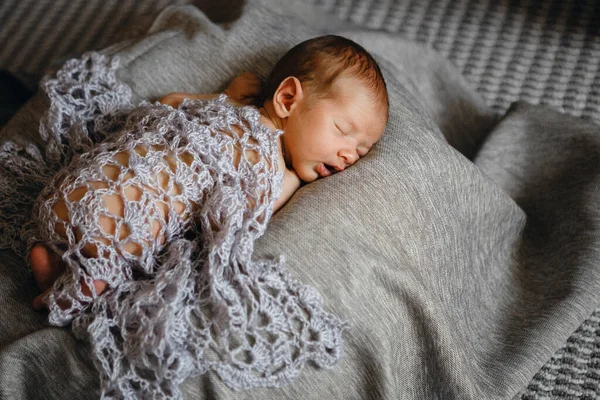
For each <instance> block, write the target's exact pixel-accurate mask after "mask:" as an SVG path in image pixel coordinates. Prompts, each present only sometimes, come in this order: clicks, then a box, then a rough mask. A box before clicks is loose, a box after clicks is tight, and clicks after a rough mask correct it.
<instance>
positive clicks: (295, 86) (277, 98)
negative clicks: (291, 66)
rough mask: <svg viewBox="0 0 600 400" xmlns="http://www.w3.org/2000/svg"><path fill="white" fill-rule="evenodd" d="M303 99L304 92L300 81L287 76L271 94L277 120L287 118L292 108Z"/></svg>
mask: <svg viewBox="0 0 600 400" xmlns="http://www.w3.org/2000/svg"><path fill="white" fill-rule="evenodd" d="M303 99H304V91H303V89H302V84H301V83H300V80H299V79H298V78H296V77H295V76H288V77H287V78H285V79H284V80H283V81H281V83H280V84H279V87H278V88H277V90H276V91H275V93H274V94H273V107H274V108H275V112H276V113H277V116H278V117H279V118H287V117H289V115H290V113H291V112H292V110H293V109H294V107H295V106H296V105H297V104H298V103H299V102H300V101H302V100H303Z"/></svg>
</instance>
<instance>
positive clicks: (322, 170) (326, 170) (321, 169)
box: [317, 163, 337, 178]
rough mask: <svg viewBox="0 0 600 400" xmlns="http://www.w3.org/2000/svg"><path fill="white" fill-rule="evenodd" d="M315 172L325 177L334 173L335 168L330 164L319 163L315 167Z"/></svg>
mask: <svg viewBox="0 0 600 400" xmlns="http://www.w3.org/2000/svg"><path fill="white" fill-rule="evenodd" d="M317 172H318V173H319V175H321V177H323V178H326V177H328V176H329V175H332V174H335V173H336V172H337V170H336V169H335V168H334V167H332V166H331V165H327V164H324V163H321V164H319V166H318V167H317Z"/></svg>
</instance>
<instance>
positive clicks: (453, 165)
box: [0, 0, 591, 399]
mask: <svg viewBox="0 0 600 400" xmlns="http://www.w3.org/2000/svg"><path fill="white" fill-rule="evenodd" d="M294 6H295V7H299V8H301V9H300V10H295V11H292V9H291V7H292V6H291V5H290V4H287V3H286V4H279V2H275V1H268V0H264V2H259V1H249V2H247V4H246V6H245V8H244V10H243V11H242V15H241V17H240V18H239V19H238V20H237V21H235V22H234V23H232V24H230V25H228V26H219V25H215V24H213V23H211V22H210V21H209V20H208V19H207V18H206V17H205V16H204V15H203V14H201V13H200V12H198V11H197V10H195V9H194V8H191V7H181V8H178V7H174V8H169V9H167V10H165V11H164V12H163V13H162V14H161V15H160V16H159V17H158V19H157V20H156V21H155V23H154V25H153V26H152V28H151V30H150V32H149V33H148V36H147V37H145V38H143V39H141V40H139V41H135V42H133V41H130V42H126V43H121V44H119V45H115V46H113V47H111V48H108V49H106V50H105V53H106V54H110V55H118V56H119V57H120V60H121V66H120V69H119V71H118V77H119V79H121V80H122V81H123V82H125V83H126V84H128V85H129V86H130V87H131V88H132V90H133V93H134V102H138V101H141V100H143V99H151V100H153V99H156V98H158V97H159V96H161V95H163V94H165V93H167V92H171V91H186V92H201V93H202V92H203V93H210V92H216V91H218V90H221V89H222V88H223V87H224V86H225V84H226V83H227V82H228V81H229V80H230V79H232V78H233V77H234V76H236V75H237V74H238V73H239V72H242V71H244V70H250V71H254V72H257V73H258V74H260V75H261V76H263V77H264V76H266V74H267V73H268V71H269V70H270V68H271V67H272V66H273V65H274V63H275V61H276V60H277V59H278V58H279V57H280V56H281V55H282V54H283V53H284V52H285V51H286V50H287V49H288V48H290V47H291V46H292V45H294V44H296V43H298V42H300V41H302V40H304V39H308V38H310V37H313V36H317V35H319V34H321V33H322V32H323V31H322V30H320V28H323V24H322V22H323V16H322V15H321V16H319V15H316V14H314V13H312V14H311V12H310V10H307V9H306V8H302V6H301V5H300V4H295V3H294ZM311 16H312V17H313V18H314V21H307V20H308V19H310V18H311ZM315 21H316V22H315ZM317 22H318V23H317ZM313 24H314V25H313ZM315 26H316V27H317V28H319V29H317V28H315ZM331 28H332V29H333V28H335V27H331ZM338 28H339V27H338ZM348 35H351V36H352V37H353V38H354V39H355V40H357V41H359V42H361V41H362V40H364V44H365V45H366V46H367V48H368V49H369V48H370V47H369V46H373V49H377V50H379V53H376V52H375V51H374V53H375V54H374V55H375V56H376V58H377V59H378V60H380V62H381V66H382V70H383V72H384V75H385V78H386V81H387V85H388V89H389V94H390V119H389V124H388V127H387V129H386V133H385V135H384V137H383V138H382V139H381V141H380V142H379V143H378V144H377V145H376V146H375V147H374V148H373V149H372V151H371V152H370V153H369V154H368V155H367V156H366V157H364V158H363V159H362V160H361V161H360V162H358V163H357V164H355V165H354V166H352V167H351V168H348V169H347V170H346V171H344V172H343V173H341V174H336V175H334V176H332V177H329V178H327V179H323V180H320V181H317V182H315V183H312V184H309V185H307V186H304V187H303V188H301V189H300V190H299V191H298V192H297V193H296V194H295V195H294V196H293V197H292V199H291V200H290V202H289V203H288V204H287V205H286V206H285V207H284V208H283V209H282V210H281V211H280V212H279V213H277V214H276V215H275V216H274V217H273V219H272V221H271V223H270V226H269V229H268V230H267V232H266V233H265V235H264V236H263V237H262V238H260V240H259V241H258V242H257V243H256V253H255V255H256V256H257V257H276V256H278V255H280V254H283V255H285V257H286V259H287V269H288V271H289V272H290V273H291V274H292V275H293V276H294V277H295V278H296V279H298V280H300V281H302V282H305V283H308V284H311V285H313V286H314V287H315V288H316V289H317V290H318V291H319V292H320V293H321V295H322V297H323V299H324V304H325V308H326V309H327V310H328V311H330V312H332V313H334V314H336V315H338V316H340V317H341V318H342V319H344V320H346V321H348V322H349V323H350V325H351V327H350V329H349V330H348V331H346V332H345V333H344V339H345V344H344V355H343V356H342V358H341V360H340V362H339V364H338V365H337V366H335V367H334V368H333V369H331V370H320V369H317V368H313V367H306V368H304V370H303V371H302V373H301V375H300V376H299V377H298V378H297V380H296V381H295V382H293V383H292V384H289V385H287V386H284V387H282V388H279V389H266V388H265V389H253V390H250V391H247V392H244V393H236V392H233V391H231V390H230V389H228V388H227V387H226V386H224V384H223V383H222V382H221V381H220V380H219V379H218V377H216V375H213V374H210V373H209V374H205V375H203V376H200V377H191V378H189V379H188V380H187V381H186V382H185V384H184V387H183V389H184V391H185V395H186V398H194V399H209V398H210V399H213V398H237V397H240V396H242V397H244V398H256V399H271V398H272V399H279V398H305V399H323V398H371V397H373V398H390V399H395V398H414V399H428V398H431V399H433V398H465V399H469V398H470V399H481V398H490V399H491V398H509V397H511V396H512V395H514V394H516V393H517V392H518V390H519V389H521V388H522V387H523V386H524V385H525V384H526V383H527V381H528V379H530V378H531V376H533V374H534V373H535V372H536V371H537V370H538V369H539V368H540V367H541V365H542V364H543V362H544V361H545V360H547V359H548V358H549V357H550V355H551V354H552V353H553V351H554V350H555V349H556V348H558V347H559V345H560V344H562V343H563V342H564V340H565V339H566V338H567V337H568V335H569V334H570V333H571V332H572V331H573V330H574V329H575V328H576V327H577V323H576V321H577V320H579V322H581V320H582V319H583V317H584V316H587V315H588V314H589V312H591V308H590V307H587V308H586V307H581V306H577V304H582V303H578V300H580V299H582V298H583V297H577V296H571V297H564V298H562V299H555V300H554V302H553V303H550V306H552V305H554V306H557V305H558V304H560V305H561V309H560V313H559V312H557V310H558V308H552V307H546V303H543V305H538V302H539V300H540V298H546V297H544V296H548V297H547V298H551V297H552V296H551V294H552V291H553V289H554V285H555V284H557V283H556V282H555V281H552V280H551V281H550V282H549V284H548V285H546V286H545V287H543V288H541V289H540V291H539V292H536V293H529V292H527V291H523V290H522V284H523V283H522V279H523V275H522V273H523V270H524V269H523V268H525V267H527V265H528V264H522V263H521V261H520V260H519V259H518V258H516V257H515V254H516V253H515V252H516V251H518V250H519V249H520V248H521V247H520V246H522V245H523V243H522V234H523V232H524V229H525V226H526V222H527V218H526V214H525V212H524V211H523V210H522V209H521V208H520V207H519V206H518V205H517V203H515V201H514V200H513V199H512V198H511V197H510V196H509V195H508V194H507V193H506V192H505V191H504V190H503V187H502V186H500V185H498V184H497V183H496V182H494V181H493V180H492V179H491V178H490V174H486V173H483V172H482V171H481V170H480V169H479V168H478V167H477V166H476V165H474V164H473V163H472V162H470V161H469V159H468V158H467V157H472V156H473V155H474V154H476V149H477V148H478V147H479V146H480V144H481V143H483V142H484V138H485V137H486V134H487V133H488V131H489V128H490V127H491V126H492V125H493V124H494V123H495V121H496V116H495V115H494V114H493V113H492V112H491V111H490V110H489V109H488V108H487V107H485V106H482V104H483V102H482V101H481V99H480V98H479V97H478V96H477V95H475V94H474V93H472V92H471V91H470V90H469V89H468V88H467V87H465V86H464V82H463V81H462V78H460V77H459V75H458V74H457V73H456V71H454V70H453V69H452V67H451V66H450V65H449V64H447V63H444V62H441V61H440V60H441V59H440V58H439V56H437V55H435V54H434V53H432V52H431V51H428V52H426V53H424V54H423V53H421V52H420V51H417V50H418V47H415V45H413V44H410V43H408V42H405V41H400V40H396V39H394V40H392V39H386V40H387V41H386V45H385V46H386V47H385V48H384V47H377V46H376V43H377V40H378V38H377V36H374V34H372V33H364V32H351V33H348ZM384 51H385V54H384V53H383V52H384ZM403 55H410V58H405V57H404V56H403ZM44 107H45V104H44V99H43V98H42V97H41V96H37V97H36V98H34V99H32V101H31V102H30V103H29V104H28V105H27V106H26V107H25V108H24V109H23V110H21V111H20V112H19V115H18V116H17V117H16V118H15V119H13V120H12V121H11V122H10V123H9V125H8V126H7V128H6V129H5V130H4V131H3V132H2V136H3V138H4V139H8V138H17V139H15V140H17V141H19V142H23V143H28V142H30V141H33V142H34V143H37V144H38V145H39V143H40V142H39V140H38V139H36V138H35V132H36V131H37V129H36V124H37V121H38V120H39V117H40V115H41V114H42V113H43V112H44V110H45V108H44ZM449 142H450V143H452V144H454V145H455V146H456V148H454V147H452V146H450V145H449ZM457 149H458V150H457ZM461 152H462V153H461ZM465 155H467V157H465ZM532 248H534V249H535V246H534V247H532ZM10 257H11V256H9V255H8V254H7V253H6V252H4V253H3V258H2V261H1V262H0V265H2V267H3V269H1V270H0V271H1V273H2V278H3V279H0V282H5V281H9V282H15V284H17V283H16V282H18V284H19V285H22V286H21V287H23V285H25V284H24V283H23V282H22V281H23V279H24V274H23V273H22V272H19V273H16V272H15V271H17V270H19V268H18V267H17V266H16V264H17V262H16V260H15V259H14V258H10ZM21 264H22V263H21ZM543 272H544V271H543V270H542V271H538V270H537V269H535V268H533V269H531V270H529V271H528V273H527V277H531V276H537V275H538V274H540V273H543ZM580 287H581V288H584V287H585V283H584V282H581V283H580ZM20 292H21V291H20ZM23 292H25V293H26V294H23V293H21V294H20V295H19V296H20V300H23V301H25V302H26V304H30V300H31V299H32V298H33V296H34V294H35V289H34V288H33V284H32V283H31V282H27V284H26V285H25V287H23ZM515 296H518V297H517V298H515ZM586 299H588V298H586ZM0 300H1V301H2V302H7V303H4V304H2V307H0V309H3V308H6V307H10V308H11V309H13V310H17V309H18V310H19V311H18V312H17V311H9V314H8V315H9V317H8V318H9V320H10V321H11V322H10V324H9V329H5V330H4V329H3V330H0V340H1V341H0V343H2V346H3V347H2V351H3V353H2V354H0V388H1V389H2V390H3V391H4V393H24V391H26V392H27V393H30V394H35V395H39V396H41V395H48V394H50V396H51V397H73V398H76V397H78V396H80V395H81V393H82V392H85V393H86V394H87V393H91V394H97V381H96V380H94V379H93V378H92V377H91V376H93V370H91V369H88V370H86V372H85V373H83V374H82V373H81V372H79V369H80V368H86V367H85V366H87V367H89V363H88V362H87V357H88V355H87V354H86V352H85V349H84V347H82V346H83V344H81V343H78V342H76V341H75V340H74V339H73V338H72V337H70V336H69V335H66V334H64V332H65V331H60V332H63V334H61V336H60V337H59V335H57V334H56V332H57V329H54V328H45V327H44V326H43V323H42V322H41V319H40V318H39V316H38V314H35V313H34V312H33V310H31V309H29V308H28V307H23V305H22V304H21V305H20V303H19V302H16V303H15V302H14V301H13V300H10V299H6V298H0ZM588 300H589V299H588ZM17 307H18V308H17ZM515 307H518V310H515ZM540 312H543V313H544V314H545V315H547V316H550V317H551V318H550V319H548V320H546V321H550V322H548V323H546V324H543V323H538V321H539V320H538V319H537V317H538V315H539V313H540ZM564 313H567V314H568V317H566V316H565V315H564ZM586 313H587V314H586ZM20 314H23V315H25V316H26V317H25V318H23V321H24V322H23V323H22V324H17V323H16V322H12V321H15V319H16V315H20ZM563 317H564V318H563ZM2 321H5V320H4V319H2ZM561 321H562V322H561ZM25 335H29V336H25ZM536 341H537V344H535V342H536ZM49 347H53V349H54V350H53V351H48V350H47V349H48V348H49ZM40 352H41V353H40ZM24 354H25V355H28V354H29V355H30V354H35V355H36V357H35V360H36V362H35V363H32V362H31V359H32V357H24V356H22V355H24ZM59 365H60V368H57V366H59ZM9 367H10V368H11V371H13V372H11V374H5V373H3V372H6V371H8V368H9ZM56 373H60V374H61V375H60V377H57V376H56ZM32 376H35V377H36V379H37V380H36V384H35V385H28V384H27V382H29V379H30V378H31V377H32ZM71 376H77V377H78V379H77V380H76V381H75V382H74V383H72V384H69V385H64V381H65V379H67V378H69V377H71ZM82 376H84V378H81V377H82ZM61 377H62V378H63V379H60V378H61ZM85 377H87V378H85ZM57 378H59V379H57ZM59 392H60V394H59Z"/></svg>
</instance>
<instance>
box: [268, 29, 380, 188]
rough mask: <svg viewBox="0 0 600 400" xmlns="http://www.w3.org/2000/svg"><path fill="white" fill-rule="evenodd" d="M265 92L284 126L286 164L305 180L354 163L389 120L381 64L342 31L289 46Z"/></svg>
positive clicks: (269, 79) (369, 146) (330, 172)
mask: <svg viewBox="0 0 600 400" xmlns="http://www.w3.org/2000/svg"><path fill="white" fill-rule="evenodd" d="M265 95H266V96H265V97H266V98H267V101H266V102H265V108H266V109H267V111H268V112H270V113H273V112H274V113H275V114H276V116H277V117H276V119H277V120H278V121H279V124H278V125H279V127H280V128H281V129H283V130H284V134H283V136H282V143H283V152H284V157H285V160H286V164H287V166H288V167H289V168H292V169H294V170H295V171H296V173H297V174H298V176H299V177H300V179H302V180H303V181H305V182H311V181H314V180H315V179H318V178H320V177H325V176H329V175H331V174H332V173H335V172H338V171H342V170H343V169H345V168H346V167H348V166H350V165H352V164H354V163H355V162H356V161H357V160H358V159H359V158H360V157H362V156H363V155H365V154H366V153H367V152H368V151H369V150H370V149H371V147H372V146H373V144H375V142H377V141H378V140H379V138H380V137H381V135H382V134H383V131H384V129H385V125H386V123H387V117H388V95H387V89H386V85H385V81H384V79H383V75H382V74H381V71H380V69H379V66H378V65H377V63H376V62H375V60H374V59H373V57H372V56H371V55H370V54H369V53H368V52H367V51H366V50H365V49H364V48H363V47H361V46H360V45H358V44H357V43H355V42H353V41H351V40H349V39H346V38H343V37H340V36H322V37H317V38H314V39H311V40H307V41H305V42H302V43H300V44H298V45H297V46H295V47H294V48H292V49H291V50H290V51H288V52H287V53H286V54H285V55H284V56H283V57H282V58H281V59H280V60H279V61H278V62H277V64H276V65H275V67H274V68H273V71H272V72H271V74H270V76H269V78H268V80H267V83H266V86H265ZM273 117H275V116H273Z"/></svg>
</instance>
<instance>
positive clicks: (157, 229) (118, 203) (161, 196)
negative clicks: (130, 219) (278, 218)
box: [52, 126, 267, 259]
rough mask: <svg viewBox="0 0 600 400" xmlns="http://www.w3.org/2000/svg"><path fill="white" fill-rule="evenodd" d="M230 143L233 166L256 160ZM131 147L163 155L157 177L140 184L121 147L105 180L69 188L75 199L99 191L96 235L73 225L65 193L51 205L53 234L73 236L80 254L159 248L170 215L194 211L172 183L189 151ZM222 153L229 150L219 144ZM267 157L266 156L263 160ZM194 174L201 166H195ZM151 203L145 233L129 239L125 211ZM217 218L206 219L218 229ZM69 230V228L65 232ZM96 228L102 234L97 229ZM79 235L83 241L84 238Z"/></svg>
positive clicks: (129, 253)
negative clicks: (179, 164) (53, 215)
mask: <svg viewBox="0 0 600 400" xmlns="http://www.w3.org/2000/svg"><path fill="white" fill-rule="evenodd" d="M232 128H233V129H232V131H233V132H227V131H222V132H221V133H223V134H226V135H227V136H229V137H232V134H236V135H238V134H239V135H241V134H242V130H241V129H240V128H239V127H236V126H233V127H232ZM248 142H249V143H250V144H251V146H250V148H254V149H258V148H259V146H258V142H257V141H256V140H255V139H254V138H248ZM228 145H230V146H231V147H232V148H231V149H229V151H230V154H233V159H232V161H233V165H234V167H235V168H236V169H238V168H239V164H240V162H241V160H242V154H243V156H244V160H245V161H246V162H247V163H249V164H250V165H256V164H257V163H258V162H259V159H260V154H259V152H258V151H257V150H248V147H247V148H246V150H245V151H244V152H242V151H240V150H239V149H238V148H237V147H235V146H233V145H232V144H231V143H228ZM133 151H135V153H137V155H138V156H140V157H148V156H150V157H151V156H152V155H153V153H157V154H161V155H162V167H163V168H161V169H160V170H159V171H158V173H157V174H156V175H155V176H153V177H152V176H151V177H146V179H143V181H148V179H149V181H150V184H147V183H141V182H140V181H141V180H140V179H136V173H135V172H134V171H133V170H132V169H130V168H129V163H130V158H131V154H130V152H129V151H127V150H125V151H120V152H118V153H115V154H114V155H113V156H112V158H110V159H109V160H108V162H107V163H106V164H105V165H104V166H102V173H103V179H102V180H98V181H89V182H83V185H82V186H79V187H76V188H75V189H73V190H72V191H71V192H70V193H67V199H68V201H69V202H79V201H81V200H82V199H83V198H84V196H86V194H88V193H90V194H89V195H94V194H95V195H96V196H101V199H102V205H103V209H102V212H101V214H100V216H99V217H98V225H99V228H101V230H95V233H96V235H93V234H92V233H91V232H90V235H87V238H85V239H84V235H83V233H82V232H81V230H80V229H79V227H73V226H71V224H70V216H69V211H68V209H67V206H66V203H65V201H64V198H60V199H58V200H57V201H56V202H55V203H54V205H53V206H52V210H53V211H54V213H55V214H56V217H57V218H58V220H57V221H56V225H55V230H56V233H57V234H58V235H59V236H60V237H61V238H62V239H67V238H68V237H69V236H70V237H73V236H72V235H74V237H75V238H76V242H77V243H79V248H80V254H81V255H82V256H84V257H86V258H98V256H99V246H100V247H102V245H105V246H112V247H113V248H114V249H115V250H116V251H117V253H118V254H119V255H121V256H125V257H126V258H127V259H131V258H132V257H134V258H139V257H140V256H141V255H142V251H143V248H144V247H146V246H148V247H150V248H154V249H157V247H160V246H162V245H163V244H164V243H165V241H166V236H167V235H166V232H167V229H168V227H169V221H170V218H173V217H176V218H178V219H180V221H179V222H182V223H183V224H184V225H185V222H187V221H188V220H189V219H190V216H191V215H193V213H194V212H196V211H197V207H198V203H196V202H194V201H192V200H189V199H186V197H185V196H181V194H182V188H181V186H180V184H179V183H178V182H176V179H175V176H176V173H177V165H178V162H177V160H176V159H175V157H176V158H178V159H179V161H180V162H183V163H184V164H185V165H187V166H188V167H192V163H193V161H194V157H193V155H192V154H191V153H189V152H188V151H185V150H184V151H178V152H177V153H174V152H173V150H171V149H166V148H165V146H162V145H153V146H151V147H150V148H147V147H144V146H140V145H138V146H136V147H135V148H134V149H133ZM223 151H224V152H226V151H227V149H223ZM263 161H267V160H263ZM195 172H196V173H198V172H199V171H195ZM247 200H248V206H249V208H250V209H252V208H254V207H255V205H256V204H257V202H258V203H260V202H262V199H254V198H253V197H252V196H248V195H247ZM148 205H150V207H149V213H148V219H147V220H146V222H147V223H148V225H147V226H148V233H149V236H146V237H143V238H141V240H140V238H138V239H137V240H136V238H132V237H130V236H131V228H130V227H129V226H128V224H127V222H126V218H125V214H126V212H140V210H147V209H148ZM171 211H172V212H171ZM220 222H221V221H214V220H210V223H211V229H212V230H213V231H214V230H216V229H217V228H218V226H219V225H220ZM69 230H71V231H70V232H69ZM97 233H100V234H97ZM82 240H83V241H82ZM103 250H104V251H103V252H102V255H101V256H102V257H106V258H108V257H109V253H110V252H109V251H108V250H107V249H106V248H105V249H103Z"/></svg>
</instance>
